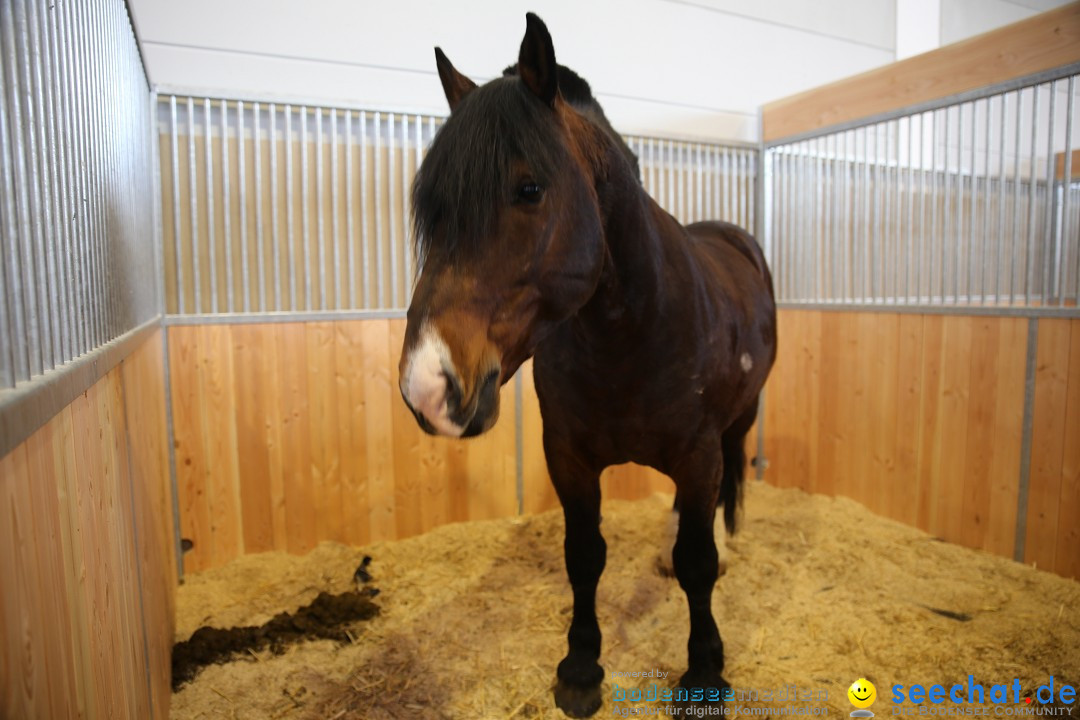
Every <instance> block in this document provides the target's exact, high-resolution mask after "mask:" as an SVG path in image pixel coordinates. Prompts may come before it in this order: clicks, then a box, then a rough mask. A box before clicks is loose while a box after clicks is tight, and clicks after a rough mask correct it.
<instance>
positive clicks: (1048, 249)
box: [1042, 83, 1057, 305]
mask: <svg viewBox="0 0 1080 720" xmlns="http://www.w3.org/2000/svg"><path fill="white" fill-rule="evenodd" d="M1054 85H1055V83H1050V85H1049V89H1050V109H1049V113H1048V115H1047V131H1046V216H1045V222H1044V225H1043V286H1042V304H1043V305H1049V304H1050V298H1051V297H1052V295H1051V293H1052V292H1053V291H1052V288H1051V287H1050V282H1051V280H1050V273H1051V268H1052V267H1053V266H1052V263H1053V250H1054V215H1053V211H1054V170H1055V168H1054V110H1055V108H1054V104H1055V100H1056V99H1057V90H1056V89H1055V88H1054Z"/></svg>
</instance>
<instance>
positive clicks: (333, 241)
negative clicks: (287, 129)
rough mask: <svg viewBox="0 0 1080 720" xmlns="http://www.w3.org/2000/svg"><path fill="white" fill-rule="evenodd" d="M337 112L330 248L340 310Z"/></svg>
mask: <svg viewBox="0 0 1080 720" xmlns="http://www.w3.org/2000/svg"><path fill="white" fill-rule="evenodd" d="M337 116H338V111H337V110H334V109H331V110H330V247H331V248H332V250H333V254H332V257H333V263H334V264H333V270H334V309H335V310H340V309H341V243H340V242H339V240H338V125H337Z"/></svg>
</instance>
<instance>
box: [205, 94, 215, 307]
mask: <svg viewBox="0 0 1080 720" xmlns="http://www.w3.org/2000/svg"><path fill="white" fill-rule="evenodd" d="M210 115H211V108H210V100H209V99H208V98H203V132H204V133H206V137H204V138H203V156H204V158H205V162H206V248H207V251H208V253H207V265H208V266H209V268H210V312H215V313H216V312H217V311H218V282H217V247H216V242H215V240H214V226H215V225H216V224H217V222H216V218H215V216H214V146H213V142H212V140H213V130H212V129H211V128H210Z"/></svg>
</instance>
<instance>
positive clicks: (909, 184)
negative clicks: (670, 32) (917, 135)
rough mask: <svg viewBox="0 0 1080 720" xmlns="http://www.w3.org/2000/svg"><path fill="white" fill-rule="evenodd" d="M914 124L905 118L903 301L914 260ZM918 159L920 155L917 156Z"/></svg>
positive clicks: (908, 297) (907, 297) (907, 298)
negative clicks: (905, 179) (905, 178)
mask: <svg viewBox="0 0 1080 720" xmlns="http://www.w3.org/2000/svg"><path fill="white" fill-rule="evenodd" d="M914 125H915V117H914V116H911V117H908V119H907V167H906V168H905V170H906V171H907V181H906V182H905V184H904V190H905V191H906V192H905V198H906V200H907V202H906V210H907V212H906V214H905V221H904V231H903V233H904V273H903V274H904V282H903V283H902V284H901V287H902V288H903V292H902V293H901V294H900V297H901V298H903V302H905V303H908V302H912V299H911V266H912V264H913V263H914V262H915V252H914V243H913V242H912V233H913V232H914V231H915V162H914V159H915V158H914V154H913V153H914V141H913V140H912V134H913V132H914V131H913V130H912V127H913V126H914ZM919 159H920V161H921V160H922V155H921V154H920V156H919Z"/></svg>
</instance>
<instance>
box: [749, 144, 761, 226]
mask: <svg viewBox="0 0 1080 720" xmlns="http://www.w3.org/2000/svg"><path fill="white" fill-rule="evenodd" d="M758 157H759V156H758V154H757V153H756V152H754V153H750V152H748V153H747V155H746V158H747V164H748V165H749V166H750V169H749V179H748V181H747V182H750V181H751V180H753V181H754V183H755V184H756V178H757V176H758V174H759V173H760V172H761V169H760V168H759V167H758V166H757V163H758ZM748 195H749V198H748V200H747V206H748V209H747V215H748V217H749V218H750V219H749V223H750V227H756V226H757V207H756V205H757V201H756V199H755V198H756V197H757V193H756V192H751V193H748Z"/></svg>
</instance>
